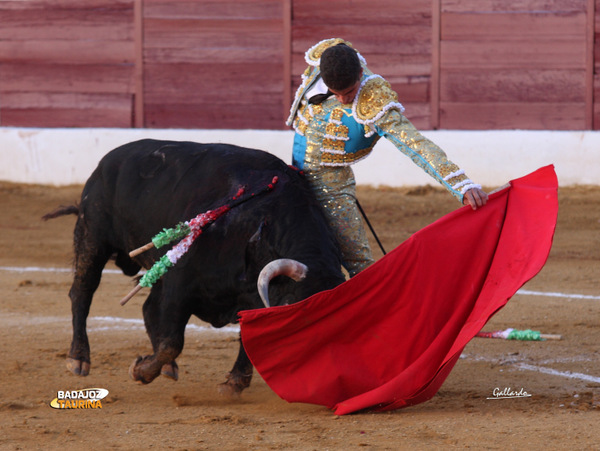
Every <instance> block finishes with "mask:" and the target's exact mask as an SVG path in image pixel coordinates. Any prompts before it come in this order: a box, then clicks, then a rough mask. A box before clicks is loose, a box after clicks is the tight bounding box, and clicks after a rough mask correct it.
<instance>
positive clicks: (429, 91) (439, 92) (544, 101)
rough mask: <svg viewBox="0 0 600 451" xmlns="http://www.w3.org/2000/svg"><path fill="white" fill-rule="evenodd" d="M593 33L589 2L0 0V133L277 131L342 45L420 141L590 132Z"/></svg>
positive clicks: (598, 46)
mask: <svg viewBox="0 0 600 451" xmlns="http://www.w3.org/2000/svg"><path fill="white" fill-rule="evenodd" d="M596 3H598V4H596ZM596 30H599V31H600V0H514V1H505V0H370V1H367V0H330V1H328V2H322V1H321V0H195V1H193V0H187V1H183V0H181V1H180V0H170V1H168V0H86V1H85V2H82V1H80V0H53V1H51V0H31V1H30V0H21V1H2V0H0V125H1V126H20V127H151V128H200V129H214V128H231V129H281V128H286V127H285V125H284V121H285V119H286V117H287V114H288V111H289V107H290V103H291V100H292V96H293V94H294V93H295V91H296V89H297V87H298V84H299V82H300V74H301V73H302V72H303V70H304V68H305V63H304V60H303V57H304V52H305V51H306V50H307V48H308V47H310V46H311V45H313V44H314V43H316V42H318V41H320V40H322V39H326V38H329V37H343V38H345V39H347V40H349V41H350V42H352V43H353V45H354V46H355V47H356V48H357V49H358V50H359V51H360V52H361V53H362V54H363V55H364V56H365V57H366V58H367V61H368V63H369V66H370V68H371V69H372V70H373V71H374V72H375V73H379V74H381V75H383V76H384V77H385V78H386V79H388V80H389V81H390V82H391V83H392V86H393V87H394V89H395V90H396V91H397V92H398V94H399V97H400V101H401V102H402V103H403V104H404V106H405V107H406V109H407V111H406V114H407V116H408V117H409V119H411V120H412V121H413V122H414V124H415V125H416V126H417V127H419V128H422V129H435V128H442V129H557V130H583V129H588V130H589V129H597V128H600V105H597V104H596V103H595V102H594V98H595V93H596V92H598V91H599V90H600V79H599V78H598V74H599V72H600V71H599V70H598V69H599V68H598V64H600V58H596V57H595V53H598V52H600V38H598V34H597V33H596ZM598 98H600V97H598Z"/></svg>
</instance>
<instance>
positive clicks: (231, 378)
mask: <svg viewBox="0 0 600 451" xmlns="http://www.w3.org/2000/svg"><path fill="white" fill-rule="evenodd" d="M251 380H252V373H250V374H245V375H241V374H238V373H236V372H234V371H232V372H231V373H229V374H228V375H227V380H226V381H225V382H223V383H222V384H219V387H218V390H219V393H220V394H221V395H223V396H227V397H228V398H239V397H240V396H241V394H242V392H243V391H244V389H245V388H248V387H249V386H250V381H251Z"/></svg>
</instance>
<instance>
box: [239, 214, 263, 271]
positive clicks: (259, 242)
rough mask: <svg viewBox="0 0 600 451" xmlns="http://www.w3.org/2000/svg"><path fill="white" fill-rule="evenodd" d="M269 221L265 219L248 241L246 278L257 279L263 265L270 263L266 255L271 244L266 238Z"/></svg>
mask: <svg viewBox="0 0 600 451" xmlns="http://www.w3.org/2000/svg"><path fill="white" fill-rule="evenodd" d="M267 224H268V222H267V220H266V219H263V220H262V221H261V222H260V224H259V225H258V228H257V229H256V232H254V234H252V236H251V237H250V239H249V240H248V242H247V243H246V252H245V254H244V259H245V271H244V272H245V279H246V280H256V279H257V278H258V273H259V272H260V270H261V269H262V267H263V266H264V265H265V264H267V263H268V261H267V258H266V256H267V255H268V254H269V249H268V248H269V244H268V240H267V239H266V235H267V233H268V225H267Z"/></svg>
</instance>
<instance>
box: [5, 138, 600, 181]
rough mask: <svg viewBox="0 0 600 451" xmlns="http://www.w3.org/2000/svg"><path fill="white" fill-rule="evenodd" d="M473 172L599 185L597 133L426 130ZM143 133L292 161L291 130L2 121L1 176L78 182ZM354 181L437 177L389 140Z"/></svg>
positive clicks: (477, 177) (484, 176)
mask: <svg viewBox="0 0 600 451" xmlns="http://www.w3.org/2000/svg"><path fill="white" fill-rule="evenodd" d="M423 134H424V135H425V136H427V137H428V138H429V139H431V140H433V141H434V142H435V143H437V144H438V145H439V146H440V147H441V148H442V149H444V150H445V151H446V153H447V154H448V156H449V158H450V159H451V160H452V161H454V162H455V163H457V164H458V165H459V166H460V167H461V168H462V169H464V170H465V171H466V172H467V174H468V175H469V176H470V178H471V179H473V180H474V181H476V182H477V183H481V184H482V185H484V186H489V187H495V186H500V185H503V184H504V183H506V182H508V181H509V180H512V179H515V178H518V177H521V176H523V175H526V174H528V173H530V172H532V171H534V170H535V169H538V168H539V167H542V166H546V165H548V164H554V166H555V168H556V172H557V174H558V179H559V184H560V185H561V186H568V185H600V132H593V131H522V130H507V131H503V130H494V131H458V130H438V131H423ZM142 138H155V139H171V140H177V141H197V142H205V143H208V142H222V143H231V144H237V145H241V146H246V147H252V148H256V149H262V150H266V151H269V152H271V153H273V154H275V155H277V156H279V157H280V158H282V159H283V160H284V161H286V162H290V161H291V148H292V141H293V132H292V131H272V130H175V129H168V130H163V129H161V130H158V129H106V128H101V129H100V128H97V129H81V128H76V129H56V128H52V129H34V128H12V127H3V128H2V127H0V180H4V181H10V182H17V183H30V184H44V185H56V186H60V185H71V184H82V183H84V182H85V181H86V180H87V178H88V177H89V176H90V174H91V173H92V171H93V170H94V168H95V167H96V165H97V164H98V161H99V160H100V159H101V158H102V157H103V156H104V155H105V154H106V153H107V152H109V151H110V150H112V149H114V148H115V147H118V146H120V145H122V144H125V143H127V142H130V141H135V140H138V139H142ZM354 171H355V174H356V179H357V182H358V183H359V184H364V185H373V186H381V185H386V186H394V187H398V186H415V185H425V184H434V185H435V184H436V182H435V181H433V179H431V178H430V177H429V176H428V175H426V174H425V173H424V172H423V171H422V170H421V169H419V168H418V167H417V166H415V165H414V164H413V163H412V162H411V161H410V160H409V159H408V158H407V157H406V156H404V155H403V154H401V153H400V152H399V151H398V150H397V149H396V148H395V147H394V146H392V145H391V144H390V143H389V142H387V141H386V140H384V139H382V140H380V142H379V143H378V144H377V145H376V146H375V149H374V151H373V153H372V154H371V155H370V156H369V157H368V158H366V159H365V160H363V161H361V162H359V163H357V164H356V165H354Z"/></svg>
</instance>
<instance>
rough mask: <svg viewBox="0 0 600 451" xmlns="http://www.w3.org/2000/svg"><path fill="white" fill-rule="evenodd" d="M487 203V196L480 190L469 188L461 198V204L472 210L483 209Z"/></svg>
mask: <svg viewBox="0 0 600 451" xmlns="http://www.w3.org/2000/svg"><path fill="white" fill-rule="evenodd" d="M487 201H488V195H487V193H486V192H485V191H483V190H482V189H481V188H471V189H470V190H469V191H467V192H466V193H465V195H464V196H463V204H464V205H470V206H471V208H472V209H473V210H477V209H478V208H479V207H483V206H484V205H485V204H486V203H487Z"/></svg>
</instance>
